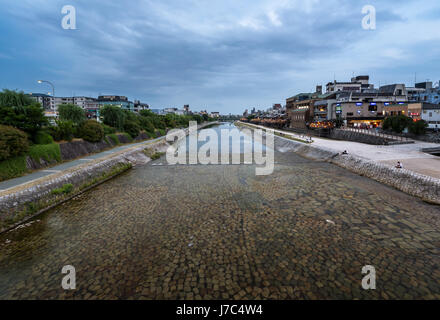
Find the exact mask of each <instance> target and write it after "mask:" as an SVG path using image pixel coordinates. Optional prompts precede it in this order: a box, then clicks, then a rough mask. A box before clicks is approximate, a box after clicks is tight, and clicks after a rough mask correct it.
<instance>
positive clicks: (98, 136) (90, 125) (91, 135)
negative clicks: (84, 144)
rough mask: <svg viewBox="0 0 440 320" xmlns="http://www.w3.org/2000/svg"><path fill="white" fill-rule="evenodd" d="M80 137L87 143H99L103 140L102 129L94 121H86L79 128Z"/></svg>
mask: <svg viewBox="0 0 440 320" xmlns="http://www.w3.org/2000/svg"><path fill="white" fill-rule="evenodd" d="M79 131H80V136H81V138H83V139H84V140H86V141H89V142H99V141H101V140H102V139H104V129H103V128H102V126H101V125H100V124H99V123H98V122H97V121H95V120H87V121H86V122H84V123H83V124H82V125H81V127H80V130H79Z"/></svg>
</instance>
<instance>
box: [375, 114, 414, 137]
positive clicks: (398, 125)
mask: <svg viewBox="0 0 440 320" xmlns="http://www.w3.org/2000/svg"><path fill="white" fill-rule="evenodd" d="M411 123H412V119H411V118H410V117H407V116H405V115H403V114H401V115H398V116H391V117H387V118H386V119H385V120H384V122H383V124H382V128H383V129H384V130H392V131H394V132H396V133H402V132H403V130H405V128H407V127H409V126H410V125H411Z"/></svg>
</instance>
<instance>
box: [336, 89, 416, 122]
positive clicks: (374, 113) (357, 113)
mask: <svg viewBox="0 0 440 320" xmlns="http://www.w3.org/2000/svg"><path fill="white" fill-rule="evenodd" d="M381 88H382V87H381ZM399 90H401V87H400V86H397V87H395V86H392V87H388V86H386V88H385V87H384V88H383V89H382V92H380V91H381V90H379V92H376V93H368V92H341V93H339V94H338V95H337V98H336V100H337V101H336V103H335V106H334V110H335V113H336V114H337V117H340V118H341V119H343V120H344V121H345V125H347V126H349V127H362V126H373V127H377V126H379V125H380V124H381V122H382V120H383V119H384V117H385V114H384V107H386V106H389V105H396V104H397V105H403V104H407V102H408V101H407V98H406V95H402V92H401V91H399Z"/></svg>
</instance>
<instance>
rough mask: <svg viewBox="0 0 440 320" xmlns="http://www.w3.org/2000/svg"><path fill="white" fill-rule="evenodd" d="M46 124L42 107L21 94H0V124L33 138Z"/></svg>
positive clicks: (8, 91)
mask: <svg viewBox="0 0 440 320" xmlns="http://www.w3.org/2000/svg"><path fill="white" fill-rule="evenodd" d="M47 123H48V121H47V118H46V117H45V116H44V110H43V108H42V106H41V105H40V104H39V103H38V102H36V101H34V100H33V99H31V98H30V97H29V96H27V95H25V94H24V93H23V92H17V91H11V90H3V92H0V124H3V125H9V126H12V127H15V128H18V129H20V130H23V131H25V132H27V133H29V134H30V135H31V137H33V136H34V135H35V133H36V132H37V131H39V130H40V129H41V128H42V127H43V126H44V125H46V124H47Z"/></svg>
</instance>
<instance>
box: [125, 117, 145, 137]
mask: <svg viewBox="0 0 440 320" xmlns="http://www.w3.org/2000/svg"><path fill="white" fill-rule="evenodd" d="M124 131H125V132H127V133H128V134H129V135H130V136H131V137H132V138H136V137H137V136H138V135H139V132H140V131H141V128H140V127H139V125H138V124H137V123H136V122H135V121H130V120H129V121H126V122H125V124H124Z"/></svg>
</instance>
